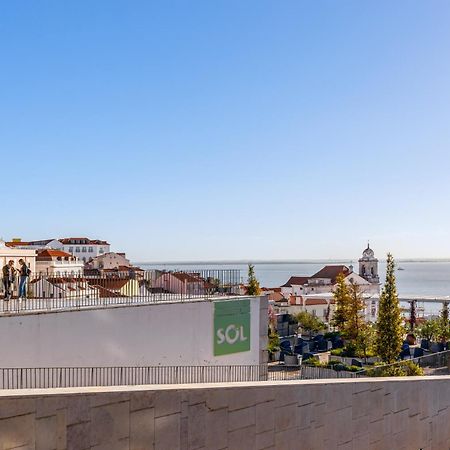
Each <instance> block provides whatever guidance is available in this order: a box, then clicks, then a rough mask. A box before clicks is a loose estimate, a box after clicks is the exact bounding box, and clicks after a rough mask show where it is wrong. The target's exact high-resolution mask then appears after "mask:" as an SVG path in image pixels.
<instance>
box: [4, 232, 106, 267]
mask: <svg viewBox="0 0 450 450" xmlns="http://www.w3.org/2000/svg"><path fill="white" fill-rule="evenodd" d="M7 245H8V246H10V247H14V248H20V249H35V250H38V249H52V250H62V251H63V252H67V253H70V254H71V255H73V256H76V257H77V258H78V259H79V260H80V261H83V262H87V261H89V260H90V259H92V258H96V257H97V256H100V255H104V254H105V253H109V252H110V247H111V246H110V244H109V243H108V242H106V241H100V240H98V239H88V238H86V237H82V238H62V239H44V240H40V241H22V240H21V239H13V240H12V241H11V242H8V243H7Z"/></svg>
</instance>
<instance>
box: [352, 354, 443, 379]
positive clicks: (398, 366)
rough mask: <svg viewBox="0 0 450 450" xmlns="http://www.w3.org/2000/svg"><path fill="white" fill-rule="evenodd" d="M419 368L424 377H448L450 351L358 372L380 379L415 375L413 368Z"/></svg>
mask: <svg viewBox="0 0 450 450" xmlns="http://www.w3.org/2000/svg"><path fill="white" fill-rule="evenodd" d="M411 363H413V364H415V365H416V366H418V367H420V368H421V369H422V371H423V375H425V376H433V375H450V350H446V351H443V352H438V353H430V354H428V355H424V356H420V357H418V358H410V359H405V360H402V361H398V362H395V363H393V364H386V365H380V366H374V367H371V368H369V369H364V370H362V371H361V372H359V373H360V374H361V375H362V376H368V377H382V376H389V375H396V374H399V375H415V374H416V373H415V370H414V369H415V367H414V366H412V365H411Z"/></svg>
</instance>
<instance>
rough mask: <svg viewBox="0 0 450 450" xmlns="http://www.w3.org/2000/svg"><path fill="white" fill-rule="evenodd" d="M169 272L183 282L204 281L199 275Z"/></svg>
mask: <svg viewBox="0 0 450 450" xmlns="http://www.w3.org/2000/svg"><path fill="white" fill-rule="evenodd" d="M171 274H172V275H173V276H174V277H175V278H177V279H178V280H180V281H182V282H183V283H200V282H204V281H205V280H202V279H201V278H200V276H198V275H195V274H190V273H185V272H171Z"/></svg>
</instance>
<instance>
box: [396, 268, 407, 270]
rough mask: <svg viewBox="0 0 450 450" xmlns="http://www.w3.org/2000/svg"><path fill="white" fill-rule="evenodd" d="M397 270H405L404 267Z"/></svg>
mask: <svg viewBox="0 0 450 450" xmlns="http://www.w3.org/2000/svg"><path fill="white" fill-rule="evenodd" d="M397 270H405V269H404V268H403V267H397Z"/></svg>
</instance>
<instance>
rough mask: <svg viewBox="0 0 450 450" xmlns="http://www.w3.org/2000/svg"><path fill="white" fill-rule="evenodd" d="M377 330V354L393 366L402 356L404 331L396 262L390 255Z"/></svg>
mask: <svg viewBox="0 0 450 450" xmlns="http://www.w3.org/2000/svg"><path fill="white" fill-rule="evenodd" d="M377 329H378V334H377V337H376V341H375V347H376V351H377V354H378V356H379V357H380V358H381V360H382V361H383V362H384V363H385V364H391V363H393V362H395V361H396V360H397V359H398V356H399V354H400V351H401V348H402V342H403V330H402V318H401V314H400V304H399V301H398V294H397V287H396V282H395V262H394V258H393V256H392V255H391V254H390V253H389V254H388V256H387V269H386V281H385V283H384V287H383V290H382V292H381V295H380V304H379V312H378V321H377Z"/></svg>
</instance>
